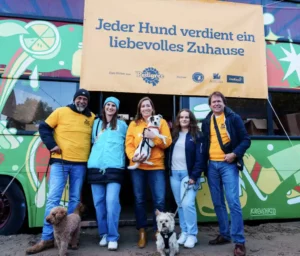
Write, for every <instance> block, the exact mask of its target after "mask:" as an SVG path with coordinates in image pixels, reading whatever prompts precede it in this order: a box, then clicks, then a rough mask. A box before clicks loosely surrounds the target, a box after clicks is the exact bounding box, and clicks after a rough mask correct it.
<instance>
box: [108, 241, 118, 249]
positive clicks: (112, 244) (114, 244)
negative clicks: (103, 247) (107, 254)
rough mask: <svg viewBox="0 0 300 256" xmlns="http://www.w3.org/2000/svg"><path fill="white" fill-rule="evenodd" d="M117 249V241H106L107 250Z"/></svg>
mask: <svg viewBox="0 0 300 256" xmlns="http://www.w3.org/2000/svg"><path fill="white" fill-rule="evenodd" d="M117 249H118V242H117V241H111V242H108V250H110V251H116V250H117Z"/></svg>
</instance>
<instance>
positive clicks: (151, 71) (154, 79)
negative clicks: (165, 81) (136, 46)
mask: <svg viewBox="0 0 300 256" xmlns="http://www.w3.org/2000/svg"><path fill="white" fill-rule="evenodd" d="M136 73H137V74H136V75H137V77H141V78H143V80H144V81H145V82H146V83H148V84H152V85H153V86H155V85H157V84H158V83H159V80H160V79H162V78H164V75H163V74H160V73H159V72H158V70H157V69H155V68H150V67H149V68H145V69H144V70H143V72H141V71H137V72H136Z"/></svg>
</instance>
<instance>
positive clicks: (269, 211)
mask: <svg viewBox="0 0 300 256" xmlns="http://www.w3.org/2000/svg"><path fill="white" fill-rule="evenodd" d="M250 216H276V208H251V210H250Z"/></svg>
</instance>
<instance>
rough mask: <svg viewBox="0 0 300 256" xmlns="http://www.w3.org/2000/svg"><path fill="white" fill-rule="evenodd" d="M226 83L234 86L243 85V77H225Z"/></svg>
mask: <svg viewBox="0 0 300 256" xmlns="http://www.w3.org/2000/svg"><path fill="white" fill-rule="evenodd" d="M227 83H235V84H243V83H244V77H243V76H232V75H228V76H227Z"/></svg>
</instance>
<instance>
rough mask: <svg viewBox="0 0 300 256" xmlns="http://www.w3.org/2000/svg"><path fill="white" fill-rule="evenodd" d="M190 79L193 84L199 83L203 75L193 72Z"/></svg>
mask: <svg viewBox="0 0 300 256" xmlns="http://www.w3.org/2000/svg"><path fill="white" fill-rule="evenodd" d="M192 79H193V81H194V82H195V83H201V82H203V80H204V75H203V74H202V73H200V72H195V73H194V74H193V76H192Z"/></svg>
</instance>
